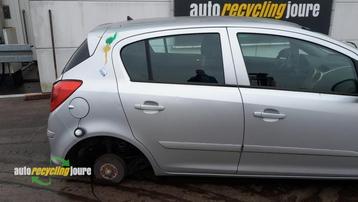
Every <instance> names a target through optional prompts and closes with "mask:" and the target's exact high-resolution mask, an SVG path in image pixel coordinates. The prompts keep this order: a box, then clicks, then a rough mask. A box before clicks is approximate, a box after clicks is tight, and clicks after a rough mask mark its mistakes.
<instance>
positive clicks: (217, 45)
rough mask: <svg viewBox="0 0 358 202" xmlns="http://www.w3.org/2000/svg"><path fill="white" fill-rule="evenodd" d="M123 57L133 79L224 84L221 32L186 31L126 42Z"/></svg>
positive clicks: (139, 80) (122, 52) (158, 81)
mask: <svg viewBox="0 0 358 202" xmlns="http://www.w3.org/2000/svg"><path fill="white" fill-rule="evenodd" d="M121 58H122V61H123V64H124V67H125V68H126V70H127V72H128V75H129V77H130V79H131V81H137V82H157V83H175V84H203V85H208V84H209V85H224V84H225V79H224V67H223V60H222V52H221V42H220V35H219V34H217V33H202V34H183V35H172V36H165V37H158V38H151V39H146V40H142V41H138V42H134V43H132V44H129V45H127V46H125V47H124V48H123V49H122V51H121Z"/></svg>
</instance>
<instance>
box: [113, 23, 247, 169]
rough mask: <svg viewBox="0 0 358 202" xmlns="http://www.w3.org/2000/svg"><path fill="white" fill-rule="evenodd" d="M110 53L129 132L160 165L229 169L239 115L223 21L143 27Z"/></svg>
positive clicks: (237, 145) (235, 153)
mask: <svg viewBox="0 0 358 202" xmlns="http://www.w3.org/2000/svg"><path fill="white" fill-rule="evenodd" d="M223 50H224V51H223ZM112 56H113V58H114V59H113V60H114V66H115V69H116V72H117V78H118V89H119V94H120V98H121V101H122V105H123V108H124V109H125V113H126V115H127V118H128V121H129V124H130V126H131V129H132V132H133V135H134V137H135V138H136V139H137V140H138V141H140V142H141V143H142V144H143V145H144V146H145V147H146V148H147V149H148V150H149V151H150V152H151V153H152V155H153V157H154V159H155V160H156V162H157V163H158V164H159V166H160V167H161V168H162V169H163V170H164V171H165V172H168V173H170V172H171V173H224V174H225V173H227V174H228V173H231V174H234V173H235V172H236V170H237V164H238V162H239V158H240V151H241V148H242V139H243V128H244V127H243V124H244V119H243V106H242V100H241V96H240V93H239V91H238V89H237V87H236V86H235V84H236V78H235V70H234V66H233V61H232V58H231V53H230V45H229V41H228V38H227V32H226V29H224V28H210V29H209V28H208V29H184V30H173V31H162V32H158V33H149V34H143V35H140V36H135V37H131V38H128V39H126V40H123V41H121V42H119V43H118V44H117V45H116V46H115V48H114V50H113V53H112ZM223 58H225V60H224V59H223Z"/></svg>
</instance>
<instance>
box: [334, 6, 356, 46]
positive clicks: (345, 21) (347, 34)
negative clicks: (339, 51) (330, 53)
mask: <svg viewBox="0 0 358 202" xmlns="http://www.w3.org/2000/svg"><path fill="white" fill-rule="evenodd" d="M357 11H358V0H334V3H333V11H332V20H331V31H330V36H332V37H333V38H335V39H338V40H342V41H343V40H347V41H354V42H355V43H356V44H358V12H357Z"/></svg>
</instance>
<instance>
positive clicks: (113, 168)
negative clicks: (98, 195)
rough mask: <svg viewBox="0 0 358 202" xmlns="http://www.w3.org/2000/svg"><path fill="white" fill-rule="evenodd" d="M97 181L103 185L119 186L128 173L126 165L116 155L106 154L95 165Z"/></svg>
mask: <svg viewBox="0 0 358 202" xmlns="http://www.w3.org/2000/svg"><path fill="white" fill-rule="evenodd" d="M93 169H94V170H93V173H94V178H95V181H96V182H98V183H102V184H118V183H120V182H121V181H122V180H123V179H124V177H125V176H126V173H127V166H126V163H125V162H124V161H123V159H122V158H121V157H119V156H118V155H116V154H104V155H102V156H100V157H98V158H97V159H96V161H95V163H94V165H93Z"/></svg>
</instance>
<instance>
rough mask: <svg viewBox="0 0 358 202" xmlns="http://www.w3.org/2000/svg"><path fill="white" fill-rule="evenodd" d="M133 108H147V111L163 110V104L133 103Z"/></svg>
mask: <svg viewBox="0 0 358 202" xmlns="http://www.w3.org/2000/svg"><path fill="white" fill-rule="evenodd" d="M134 108H136V109H139V110H149V111H163V110H164V109H165V107H164V106H161V105H147V104H135V105H134Z"/></svg>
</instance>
